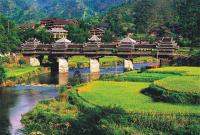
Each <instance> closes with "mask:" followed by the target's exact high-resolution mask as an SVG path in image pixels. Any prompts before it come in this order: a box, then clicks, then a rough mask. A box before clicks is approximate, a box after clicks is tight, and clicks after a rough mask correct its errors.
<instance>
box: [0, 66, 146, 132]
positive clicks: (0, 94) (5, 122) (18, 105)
mask: <svg viewBox="0 0 200 135" xmlns="http://www.w3.org/2000/svg"><path fill="white" fill-rule="evenodd" d="M146 65H148V64H136V65H134V67H135V68H139V67H141V66H146ZM79 71H80V72H81V73H89V69H88V68H85V69H80V70H79ZM75 72H76V70H75V69H73V70H70V71H69V73H68V74H51V73H48V74H42V75H39V76H36V77H34V78H32V79H31V80H27V81H26V82H25V83H24V84H20V85H16V86H15V87H8V88H1V87H0V135H20V134H21V132H20V128H22V124H21V123H20V119H21V115H22V114H25V113H27V112H28V111H30V110H31V108H32V107H34V106H35V105H36V104H37V102H38V101H39V100H42V99H47V98H54V97H56V96H57V95H58V89H57V88H56V87H55V85H56V84H66V83H71V82H70V81H72V82H73V78H74V73H75ZM121 72H123V65H118V66H117V67H116V68H113V69H101V74H103V73H121ZM99 77H100V74H88V75H84V76H81V79H82V80H83V82H87V81H90V80H97V79H98V78H99Z"/></svg>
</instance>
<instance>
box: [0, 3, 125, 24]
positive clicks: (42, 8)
mask: <svg viewBox="0 0 200 135" xmlns="http://www.w3.org/2000/svg"><path fill="white" fill-rule="evenodd" d="M126 1H127V0H109V1H108V0H98V1H97V0H84V1H83V0H0V13H3V14H4V15H6V16H8V17H9V18H10V19H12V20H14V21H15V22H16V23H29V22H38V21H39V20H40V19H42V18H49V17H59V18H77V19H80V18H87V17H91V16H93V15H97V14H99V13H102V12H105V11H107V10H109V9H110V8H111V7H113V6H118V5H120V4H122V3H124V2H126Z"/></svg>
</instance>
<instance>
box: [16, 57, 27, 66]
mask: <svg viewBox="0 0 200 135" xmlns="http://www.w3.org/2000/svg"><path fill="white" fill-rule="evenodd" d="M18 63H19V65H20V66H21V65H25V64H26V61H25V59H22V58H21V59H19V61H18Z"/></svg>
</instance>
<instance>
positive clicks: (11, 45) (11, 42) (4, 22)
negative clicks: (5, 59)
mask: <svg viewBox="0 0 200 135" xmlns="http://www.w3.org/2000/svg"><path fill="white" fill-rule="evenodd" d="M20 43H21V42H20V38H19V36H18V34H17V28H16V27H15V24H14V23H13V22H12V21H9V20H8V19H7V18H6V17H4V16H2V15H0V53H3V54H4V53H8V52H11V51H15V49H16V47H17V46H18V45H20Z"/></svg>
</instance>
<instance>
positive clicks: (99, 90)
mask: <svg viewBox="0 0 200 135" xmlns="http://www.w3.org/2000/svg"><path fill="white" fill-rule="evenodd" d="M149 85H150V83H144V82H143V83H142V82H113V81H96V82H90V83H88V84H86V85H84V86H82V87H79V88H78V93H79V96H80V97H81V98H83V100H85V101H86V102H87V103H89V104H92V105H96V106H106V107H110V106H116V105H117V106H118V107H120V108H123V109H124V110H126V111H127V112H150V113H153V112H157V113H185V114H198V113H199V110H200V107H199V106H197V105H196V106H195V105H174V104H169V103H162V102H154V101H153V100H152V98H151V97H148V96H145V95H143V94H142V93H141V91H142V90H143V89H146V88H148V87H149Z"/></svg>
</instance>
